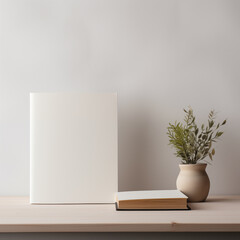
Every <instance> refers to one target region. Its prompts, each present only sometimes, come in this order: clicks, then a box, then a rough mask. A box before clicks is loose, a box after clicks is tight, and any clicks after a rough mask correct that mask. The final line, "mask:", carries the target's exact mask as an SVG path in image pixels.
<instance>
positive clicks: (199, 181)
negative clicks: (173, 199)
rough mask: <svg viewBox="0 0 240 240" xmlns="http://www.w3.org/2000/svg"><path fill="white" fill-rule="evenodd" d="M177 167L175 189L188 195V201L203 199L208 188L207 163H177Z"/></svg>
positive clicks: (206, 194)
mask: <svg viewBox="0 0 240 240" xmlns="http://www.w3.org/2000/svg"><path fill="white" fill-rule="evenodd" d="M179 167H180V173H179V175H178V178H177V189H178V190H180V191H181V192H183V193H184V194H185V195H187V196H188V201H189V202H202V201H205V200H206V198H207V196H208V193H209V189H210V181H209V178H208V175H207V173H206V171H205V169H206V167H207V164H179Z"/></svg>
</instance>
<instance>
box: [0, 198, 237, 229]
mask: <svg viewBox="0 0 240 240" xmlns="http://www.w3.org/2000/svg"><path fill="white" fill-rule="evenodd" d="M189 205H190V207H191V208H192V210H190V211H116V210H115V205H114V204H82V205H30V204H29V198H28V197H0V232H216V231H217V232H219V231H222V232H240V196H215V197H209V198H208V200H207V201H206V202H202V203H190V204H189Z"/></svg>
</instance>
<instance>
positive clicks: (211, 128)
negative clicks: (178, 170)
mask: <svg viewBox="0 0 240 240" xmlns="http://www.w3.org/2000/svg"><path fill="white" fill-rule="evenodd" d="M183 110H184V112H185V113H186V115H185V118H184V124H183V123H180V122H175V123H174V124H171V123H169V126H168V127H167V130H168V131H167V135H168V137H169V145H171V146H173V147H174V148H175V149H176V152H175V155H176V156H177V157H180V158H181V159H182V164H196V163H197V162H199V161H201V160H204V159H205V158H206V157H207V156H209V158H210V159H211V160H212V159H213V155H214V154H215V149H214V148H213V147H212V145H213V143H215V142H217V140H218V139H219V138H220V137H221V136H222V135H223V132H221V131H219V129H220V127H221V126H223V125H225V124H226V122H227V120H224V121H223V122H222V123H217V124H216V123H215V115H216V114H215V112H214V110H212V111H210V113H209V115H208V124H207V125H206V126H205V125H204V124H202V125H201V127H200V128H199V127H198V126H197V124H196V122H195V116H194V115H193V110H192V108H191V107H189V108H188V110H186V109H183ZM204 161H205V162H207V161H206V160H204ZM207 163H209V162H207Z"/></svg>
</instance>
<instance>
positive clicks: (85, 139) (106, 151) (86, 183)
mask: <svg viewBox="0 0 240 240" xmlns="http://www.w3.org/2000/svg"><path fill="white" fill-rule="evenodd" d="M117 179H118V174H117V95H116V94H115V93H107V94H100V93H99V94H93V93H92V94H80V93H31V94H30V202H31V203H34V204H65V203H71V204H73V203H113V202H114V200H115V199H114V194H115V193H116V192H117V190H118V187H117V186H118V183H117Z"/></svg>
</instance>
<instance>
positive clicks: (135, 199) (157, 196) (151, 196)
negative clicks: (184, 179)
mask: <svg viewBox="0 0 240 240" xmlns="http://www.w3.org/2000/svg"><path fill="white" fill-rule="evenodd" d="M116 205H117V209H118V210H134V209H138V210H141V209H142V210H145V209H146V210H147V209H149V210H151V209H154V210H174V209H176V210H177V209H178V210H187V209H189V208H188V206H187V196H186V195H184V194H183V193H182V192H180V191H178V190H153V191H127V192H118V193H117V194H116Z"/></svg>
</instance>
